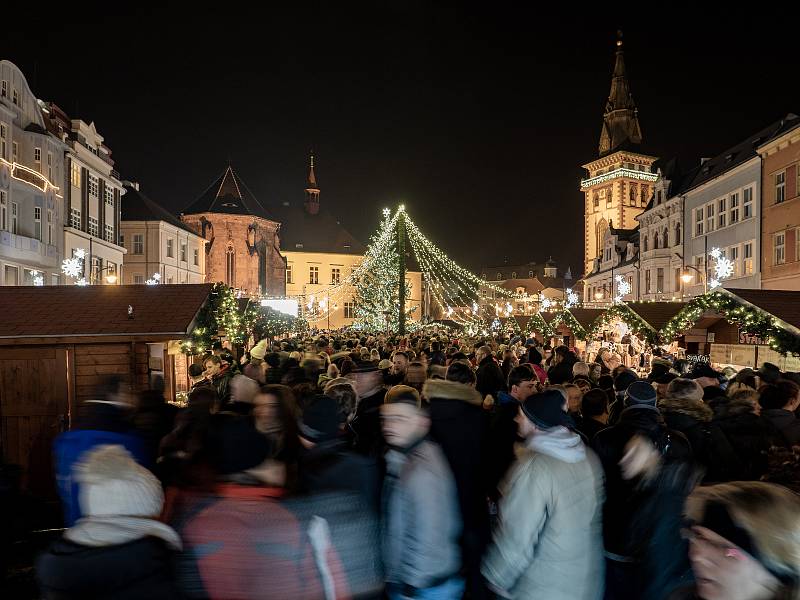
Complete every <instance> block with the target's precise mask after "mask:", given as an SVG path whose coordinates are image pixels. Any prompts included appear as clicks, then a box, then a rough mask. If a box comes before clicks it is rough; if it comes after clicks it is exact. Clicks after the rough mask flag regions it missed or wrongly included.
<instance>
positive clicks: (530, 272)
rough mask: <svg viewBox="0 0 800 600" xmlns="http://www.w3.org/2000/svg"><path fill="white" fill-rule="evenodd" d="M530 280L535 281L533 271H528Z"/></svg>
mask: <svg viewBox="0 0 800 600" xmlns="http://www.w3.org/2000/svg"><path fill="white" fill-rule="evenodd" d="M528 279H533V271H528Z"/></svg>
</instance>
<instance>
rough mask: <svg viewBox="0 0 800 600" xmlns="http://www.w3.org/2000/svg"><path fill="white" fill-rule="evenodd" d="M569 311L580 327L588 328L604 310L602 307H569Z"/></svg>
mask: <svg viewBox="0 0 800 600" xmlns="http://www.w3.org/2000/svg"><path fill="white" fill-rule="evenodd" d="M569 312H570V314H571V315H572V316H573V317H575V320H576V321H577V322H578V323H579V324H580V326H581V327H583V328H584V329H589V327H591V326H592V323H594V322H595V320H596V319H597V317H599V316H600V315H602V314H603V313H604V312H605V310H603V309H602V308H570V309H569Z"/></svg>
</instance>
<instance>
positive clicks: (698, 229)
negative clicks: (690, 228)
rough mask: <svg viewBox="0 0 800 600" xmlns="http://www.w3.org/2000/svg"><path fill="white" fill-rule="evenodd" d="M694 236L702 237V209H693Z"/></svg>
mask: <svg viewBox="0 0 800 600" xmlns="http://www.w3.org/2000/svg"><path fill="white" fill-rule="evenodd" d="M694 223H695V225H694V235H695V237H697V236H701V235H703V231H704V228H703V207H702V206H701V207H700V208H695V209H694Z"/></svg>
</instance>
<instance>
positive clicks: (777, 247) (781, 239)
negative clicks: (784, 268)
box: [772, 231, 786, 265]
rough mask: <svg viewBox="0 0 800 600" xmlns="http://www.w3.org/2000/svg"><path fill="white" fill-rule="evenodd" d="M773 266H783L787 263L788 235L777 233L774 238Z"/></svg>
mask: <svg viewBox="0 0 800 600" xmlns="http://www.w3.org/2000/svg"><path fill="white" fill-rule="evenodd" d="M772 240H773V254H772V258H773V261H772V262H773V264H775V265H782V264H783V263H785V262H786V233H785V232H783V231H782V232H780V233H776V234H775V235H774V236H773V237H772Z"/></svg>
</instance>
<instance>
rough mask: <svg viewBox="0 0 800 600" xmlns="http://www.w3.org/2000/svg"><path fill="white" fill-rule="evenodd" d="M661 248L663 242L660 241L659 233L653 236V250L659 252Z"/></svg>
mask: <svg viewBox="0 0 800 600" xmlns="http://www.w3.org/2000/svg"><path fill="white" fill-rule="evenodd" d="M660 247H661V240H660V239H659V236H658V232H657V231H656V232H655V234H653V250H658V249H659V248H660Z"/></svg>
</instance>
